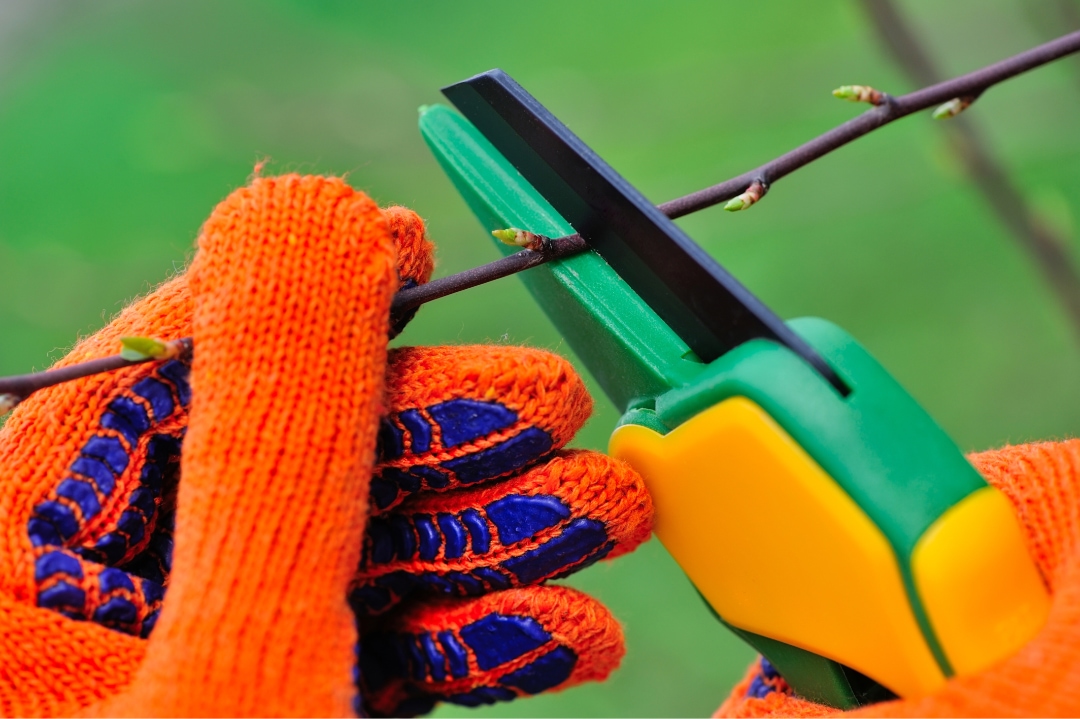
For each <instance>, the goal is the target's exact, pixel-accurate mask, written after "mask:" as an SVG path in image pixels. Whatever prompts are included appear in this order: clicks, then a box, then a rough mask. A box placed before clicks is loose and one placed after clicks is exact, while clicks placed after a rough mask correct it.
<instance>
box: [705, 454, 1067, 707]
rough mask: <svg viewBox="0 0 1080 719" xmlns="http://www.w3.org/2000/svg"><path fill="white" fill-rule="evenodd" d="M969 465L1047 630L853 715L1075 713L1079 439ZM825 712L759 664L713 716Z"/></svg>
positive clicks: (979, 458) (976, 458)
mask: <svg viewBox="0 0 1080 719" xmlns="http://www.w3.org/2000/svg"><path fill="white" fill-rule="evenodd" d="M969 459H971V461H972V463H973V464H974V465H975V467H976V468H977V469H978V470H979V471H980V472H981V473H982V474H983V476H984V477H986V480H987V481H988V482H990V484H992V485H994V486H995V487H997V488H998V489H1000V490H1002V491H1003V492H1004V493H1005V495H1006V496H1007V497H1008V498H1009V500H1010V501H1011V502H1012V504H1013V507H1014V508H1015V509H1016V512H1017V516H1018V517H1019V519H1020V522H1021V524H1022V525H1023V527H1024V531H1025V533H1026V535H1027V540H1028V549H1029V551H1030V552H1031V556H1032V557H1033V558H1034V559H1035V562H1036V564H1037V565H1038V567H1039V569H1040V571H1041V572H1042V575H1043V577H1045V578H1046V581H1047V583H1048V584H1049V586H1050V591H1051V592H1052V594H1053V604H1052V607H1051V610H1050V617H1049V619H1048V621H1047V623H1046V626H1045V627H1044V628H1043V630H1042V631H1041V632H1040V633H1039V634H1038V636H1036V637H1035V638H1034V639H1032V640H1031V642H1029V643H1028V644H1027V645H1026V646H1025V647H1024V648H1023V649H1021V650H1020V651H1019V652H1017V653H1016V654H1015V655H1014V656H1012V657H1010V658H1008V659H1006V660H1005V661H1003V662H1001V663H999V664H998V665H996V666H995V667H993V668H991V669H989V670H987V671H985V672H983V673H981V674H978V675H975V676H968V677H961V678H956V679H952V680H950V681H949V682H948V683H947V684H946V685H945V687H944V688H943V689H942V690H941V691H939V692H937V693H936V694H934V695H932V696H928V697H923V698H919V699H909V700H897V701H891V702H883V703H881V704H874V705H871V706H868V707H864V708H862V709H860V710H858V711H855V712H852V714H854V715H858V716H897V717H900V716H917V717H950V716H1077V715H1080V439H1074V440H1070V441H1068V442H1058V443H1040V444H1027V445H1021V446H1016V447H1005V448H1004V449H1000V450H994V451H990V452H983V453H981V454H974V455H971V457H970V458H969ZM834 714H837V712H836V710H834V709H831V708H829V707H826V706H822V705H820V704H814V703H811V702H808V701H805V700H803V699H799V698H798V697H795V696H793V695H792V693H791V689H790V688H789V687H788V686H787V684H786V683H785V682H784V681H783V679H782V678H781V677H780V676H779V675H778V674H777V673H776V671H775V669H773V668H772V667H771V666H770V665H769V664H768V663H767V662H765V661H764V660H758V661H757V662H755V664H754V666H752V667H751V668H750V671H749V672H748V674H747V675H746V677H745V678H744V679H743V680H742V681H741V682H740V683H739V684H738V685H737V686H736V687H735V689H734V690H733V691H732V693H731V695H730V696H729V697H728V699H727V701H725V702H724V704H723V705H722V706H721V707H720V708H719V709H718V710H717V712H716V714H715V716H718V717H721V716H722V717H765V716H831V715H834Z"/></svg>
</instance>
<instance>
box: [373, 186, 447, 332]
mask: <svg viewBox="0 0 1080 719" xmlns="http://www.w3.org/2000/svg"><path fill="white" fill-rule="evenodd" d="M382 214H383V217H385V218H386V223H387V226H388V228H389V230H390V236H391V238H393V240H394V245H395V246H396V247H397V270H398V278H399V279H400V282H399V284H398V289H404V288H406V287H415V286H416V285H422V284H424V283H425V282H427V281H428V280H429V279H431V272H432V270H434V269H435V262H434V259H433V257H434V252H435V247H434V245H432V244H431V243H430V242H428V240H427V235H426V231H425V228H424V221H423V220H421V219H420V216H419V215H417V214H416V213H415V212H413V211H412V210H410V209H409V208H407V207H399V206H396V205H395V206H393V207H387V208H386V209H384V210H383V211H382ZM415 316H416V309H413V310H411V311H409V312H407V313H405V314H403V315H401V316H400V317H397V318H393V319H394V323H393V325H392V326H391V327H390V337H391V338H394V337H396V336H397V335H398V334H400V333H401V331H402V330H403V329H405V325H407V324H408V323H409V321H410V320H412V318H413V317H415Z"/></svg>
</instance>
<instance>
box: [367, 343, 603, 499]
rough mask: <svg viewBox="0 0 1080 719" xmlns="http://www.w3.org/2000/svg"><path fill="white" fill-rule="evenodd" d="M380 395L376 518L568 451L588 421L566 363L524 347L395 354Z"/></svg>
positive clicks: (584, 398) (579, 386) (588, 405)
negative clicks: (427, 495)
mask: <svg viewBox="0 0 1080 719" xmlns="http://www.w3.org/2000/svg"><path fill="white" fill-rule="evenodd" d="M387 387H388V393H387V410H388V414H387V416H386V417H385V419H383V421H382V423H381V425H380V431H379V465H378V467H377V470H376V473H375V476H374V477H373V479H372V482H371V496H372V502H373V507H372V509H373V511H374V512H376V513H378V512H385V511H387V510H389V509H391V508H392V507H394V506H396V505H398V504H400V503H401V502H402V501H404V500H405V498H407V497H409V496H411V495H413V494H416V493H417V492H422V491H436V492H444V491H448V490H452V489H456V488H460V487H465V486H470V485H475V484H478V483H481V482H486V481H489V480H492V479H496V478H499V477H505V476H508V475H511V474H513V473H515V472H519V471H521V470H522V469H523V468H525V467H528V466H530V465H532V464H535V463H537V462H538V461H540V460H542V459H544V458H545V457H547V456H549V455H550V454H551V453H552V452H553V451H555V450H557V449H559V448H561V447H562V446H564V445H565V444H566V443H567V442H569V441H570V439H571V438H572V437H573V436H574V433H575V432H577V430H578V429H580V428H581V426H582V425H583V424H584V423H585V420H586V419H587V418H588V416H589V414H590V412H591V411H592V399H591V398H590V397H589V395H588V392H587V391H586V390H585V385H584V383H583V382H582V381H581V379H580V378H579V377H578V376H577V374H576V373H575V372H574V369H573V367H572V366H571V365H570V363H569V362H567V361H566V360H565V359H563V358H561V357H559V356H557V355H553V354H551V353H549V352H544V351H542V350H535V349H529V348H525V347H491V346H469V347H405V348H401V349H398V350H394V351H392V352H391V354H390V365H389V369H388V372H387Z"/></svg>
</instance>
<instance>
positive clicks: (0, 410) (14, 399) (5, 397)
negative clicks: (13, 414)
mask: <svg viewBox="0 0 1080 719" xmlns="http://www.w3.org/2000/svg"><path fill="white" fill-rule="evenodd" d="M21 401H22V398H21V397H18V396H16V395H13V394H0V417H3V416H4V415H5V414H7V413H8V412H10V411H11V410H13V409H15V405H17V404H19V402H21Z"/></svg>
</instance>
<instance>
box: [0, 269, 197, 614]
mask: <svg viewBox="0 0 1080 719" xmlns="http://www.w3.org/2000/svg"><path fill="white" fill-rule="evenodd" d="M190 317H191V301H190V296H189V293H188V290H187V285H186V282H185V281H184V280H183V278H176V279H174V280H171V281H169V282H167V283H165V284H164V285H162V286H161V287H160V288H158V289H157V290H156V291H155V292H153V293H152V294H150V295H149V296H147V297H145V298H143V299H140V300H138V301H136V302H135V303H133V304H132V305H131V306H130V307H128V308H127V309H125V310H124V311H123V312H121V313H120V315H119V316H118V317H117V318H116V319H115V320H113V321H112V322H111V323H110V324H109V325H108V326H107V327H106V328H104V329H103V330H101V331H100V332H98V333H97V334H95V335H93V336H92V337H90V338H88V339H86V340H84V341H82V342H80V343H79V344H78V345H77V346H76V347H75V349H74V350H73V351H72V352H71V353H70V354H69V355H68V356H67V357H65V358H64V359H63V360H61V361H60V362H59V363H57V366H65V365H69V364H72V363H75V362H81V361H85V360H87V359H92V358H96V357H104V356H107V355H110V354H114V353H115V352H116V351H117V350H118V348H119V338H120V337H121V336H124V335H133V334H138V335H151V336H156V337H162V338H165V339H173V338H177V337H182V336H184V335H185V334H188V333H190V327H191V323H190ZM186 374H187V369H186V366H185V365H184V364H183V363H181V362H177V361H173V362H169V363H166V364H146V365H139V366H136V367H130V368H126V369H123V370H118V371H116V372H111V373H107V374H100V375H94V376H91V377H85V378H82V379H79V380H75V381H72V382H67V383H64V384H62V385H58V386H55V387H51V388H48V389H43V390H40V391H38V392H36V393H34V394H33V395H31V396H30V397H29V398H28V399H26V400H25V401H24V402H23V403H22V404H20V405H19V407H17V408H16V410H15V411H14V412H13V413H12V415H11V417H10V418H9V421H8V422H7V424H6V425H5V427H4V428H3V430H2V431H0V467H2V470H0V477H2V480H0V481H2V483H3V485H4V486H5V487H6V488H8V491H5V492H3V493H2V494H0V516H4V517H7V518H11V521H12V524H13V525H14V526H12V527H11V529H12V530H14V531H9V532H7V533H5V535H4V536H5V540H4V541H5V542H6V544H5V546H3V547H2V548H0V582H2V583H3V585H4V590H5V592H6V593H8V595H9V596H15V597H20V598H25V600H27V601H28V602H29V603H31V604H33V605H36V606H39V607H43V608H47V609H51V610H55V611H57V612H60V613H63V614H66V615H68V616H72V617H75V618H78V619H91V620H95V619H96V620H98V621H99V622H100V623H102V624H105V625H106V626H110V627H113V628H117V629H121V630H123V631H127V632H129V633H134V634H140V633H143V632H144V631H149V628H150V627H151V626H152V625H153V617H154V616H156V611H157V607H158V605H159V604H160V602H159V600H160V594H161V584H162V582H161V581H160V579H162V578H163V577H159V576H157V575H155V574H153V573H148V570H149V569H150V568H151V567H152V565H153V564H154V562H153V561H152V559H153V558H152V556H151V555H152V554H154V553H157V554H164V555H167V542H165V541H164V537H163V534H164V532H165V531H166V525H167V523H168V522H167V514H168V511H169V507H168V485H169V484H170V482H169V481H168V477H167V476H163V473H164V474H165V475H168V474H169V472H170V468H171V467H174V466H175V464H174V463H175V461H176V460H177V459H178V457H177V456H176V455H177V453H178V442H177V441H176V439H175V438H176V437H177V436H178V435H179V434H180V433H182V432H183V428H184V426H185V424H186V412H185V411H184V406H185V405H186V403H187V401H188V396H189V390H188V386H187V380H186ZM158 437H164V438H165V439H166V440H168V441H169V442H171V443H173V444H171V445H170V446H173V447H175V448H176V449H175V450H174V451H169V447H164V446H162V441H163V440H160V439H156V438H158ZM151 545H155V548H154V550H153V551H148V548H149V547H150V546H151ZM164 559H165V560H166V561H167V556H166V557H164ZM106 565H111V567H108V566H106ZM117 566H122V567H123V569H120V570H118V569H116V568H115V567H117ZM158 574H160V572H159V573H158ZM131 575H134V576H131ZM140 575H141V576H140ZM147 578H149V582H144V581H143V580H144V579H147Z"/></svg>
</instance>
